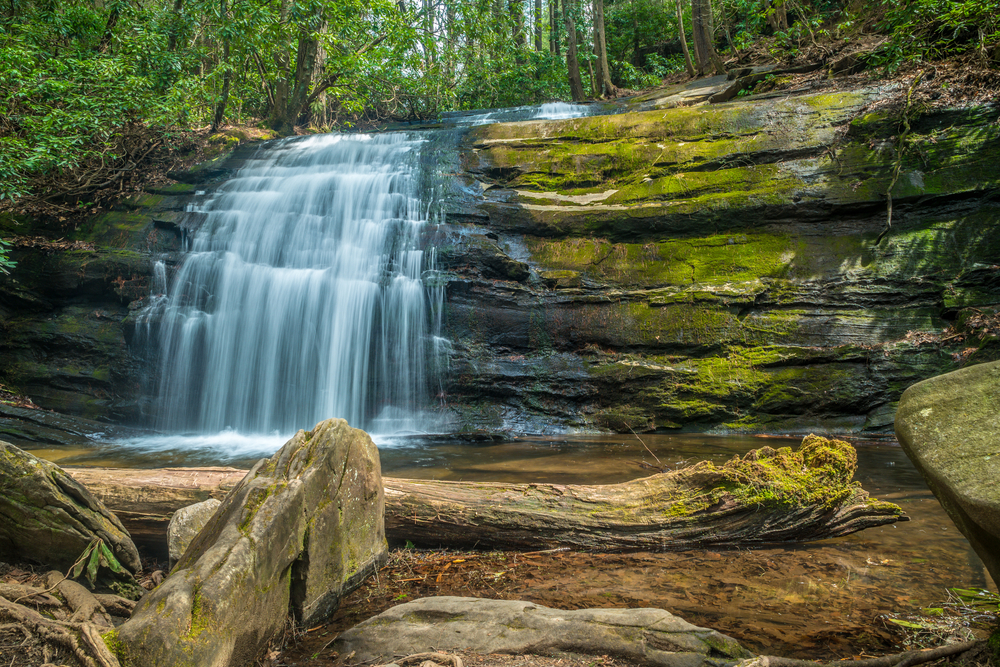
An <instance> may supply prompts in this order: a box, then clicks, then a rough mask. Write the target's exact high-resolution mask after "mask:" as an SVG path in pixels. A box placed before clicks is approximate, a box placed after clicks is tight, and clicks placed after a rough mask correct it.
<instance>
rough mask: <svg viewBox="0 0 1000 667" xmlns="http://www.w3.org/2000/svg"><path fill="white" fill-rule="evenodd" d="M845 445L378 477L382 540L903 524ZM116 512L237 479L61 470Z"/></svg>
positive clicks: (531, 545)
mask: <svg viewBox="0 0 1000 667" xmlns="http://www.w3.org/2000/svg"><path fill="white" fill-rule="evenodd" d="M856 457H857V454H856V452H855V451H854V449H853V447H851V446H850V445H849V444H847V443H844V442H841V441H836V440H832V441H830V440H825V439H823V438H817V437H816V436H810V437H809V438H807V439H806V440H804V441H803V445H802V447H801V448H800V449H799V451H797V452H791V451H790V450H788V449H781V450H777V451H776V450H774V449H771V448H769V447H764V448H761V449H759V450H756V451H753V452H750V453H748V454H746V455H745V456H744V457H743V458H742V459H740V458H738V457H737V458H734V459H733V460H731V461H729V462H728V463H726V464H725V465H723V466H716V465H713V464H712V463H708V462H703V463H698V464H696V465H693V466H691V467H689V468H684V469H681V470H676V471H671V472H665V473H659V474H656V475H653V476H651V477H646V478H643V479H637V480H634V481H631V482H625V483H623V484H609V485H604V486H584V485H563V484H501V483H484V482H442V481H428V480H405V479H393V478H388V477H386V478H383V480H382V483H383V485H384V487H385V528H386V535H387V536H388V537H389V539H392V540H394V541H397V542H402V541H405V540H410V541H412V542H416V543H420V544H426V545H447V546H456V547H459V546H461V547H467V546H471V545H478V546H480V547H484V548H505V549H548V548H553V547H558V546H569V547H572V548H576V549H587V550H594V551H622V550H683V549H692V548H704V547H738V546H747V545H756V544H767V543H776V542H789V541H799V542H801V541H810V540H820V539H826V538H829V537H838V536H841V535H847V534H848V533H852V532H855V531H858V530H862V529H864V528H869V527H873V526H881V525H885V524H889V523H893V522H895V521H899V520H906V517H905V516H903V514H902V511H901V510H900V509H899V507H897V506H896V505H893V504H891V503H886V502H881V501H878V500H875V499H873V498H869V496H868V494H867V493H866V492H865V491H864V490H862V489H861V488H860V487H858V486H855V485H854V484H853V482H852V481H851V480H852V477H853V475H854V470H855V464H856V461H857V458H856ZM67 472H68V473H70V475H72V476H73V477H74V478H76V480H77V481H79V482H80V483H82V484H83V485H84V486H86V487H87V488H88V489H89V490H90V491H91V493H93V494H94V495H95V496H97V497H98V498H100V499H101V500H102V501H103V502H104V503H105V504H106V505H107V506H108V507H109V508H110V509H111V510H112V511H115V512H117V513H119V514H120V515H121V516H122V518H123V519H126V518H131V519H133V520H134V519H136V518H141V517H145V518H147V519H154V520H155V518H156V517H160V519H161V520H164V521H165V520H166V519H167V518H169V516H170V513H172V512H173V511H174V510H176V509H179V508H180V507H183V506H185V505H188V504H191V503H194V502H200V501H201V500H205V499H206V498H208V497H209V496H214V497H217V498H221V497H223V496H224V495H225V493H226V491H227V490H228V489H230V488H232V487H233V486H234V485H235V484H236V483H237V482H239V480H240V479H241V478H242V476H243V475H244V471H239V470H233V469H231V468H228V469H227V468H207V469H204V468H203V469H165V470H153V471H148V470H147V471H144V470H115V469H100V468H80V469H69V470H67Z"/></svg>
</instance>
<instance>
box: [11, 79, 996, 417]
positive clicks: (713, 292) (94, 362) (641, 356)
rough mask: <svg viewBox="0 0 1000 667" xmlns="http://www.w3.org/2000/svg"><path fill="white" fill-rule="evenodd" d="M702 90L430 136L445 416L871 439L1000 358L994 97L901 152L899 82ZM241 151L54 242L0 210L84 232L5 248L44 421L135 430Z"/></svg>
mask: <svg viewBox="0 0 1000 667" xmlns="http://www.w3.org/2000/svg"><path fill="white" fill-rule="evenodd" d="M694 85H695V84H691V85H689V86H686V87H685V88H691V87H692V86H694ZM699 85H700V84H699ZM718 85H726V83H725V81H721V82H717V85H716V84H712V85H709V86H708V87H707V88H706V87H702V88H698V91H700V92H698V91H694V92H693V91H692V90H682V89H680V88H678V89H668V90H664V91H660V92H657V93H655V94H653V93H651V94H649V95H646V96H644V97H643V98H641V99H637V100H633V101H631V102H630V101H626V102H624V103H623V104H625V105H626V108H629V109H648V110H645V111H630V112H629V113H618V114H614V115H604V116H591V117H585V118H576V119H570V120H550V121H525V122H515V123H500V124H495V125H481V126H476V127H472V128H458V129H452V130H450V131H448V132H437V133H436V134H434V135H430V136H429V138H428V142H427V146H428V150H433V151H435V152H434V153H433V155H431V154H428V157H427V158H426V159H425V162H426V163H427V167H428V168H427V172H428V175H427V178H428V179H430V181H429V182H428V184H427V191H428V192H431V191H433V192H434V193H444V194H443V196H442V198H441V201H439V202H435V208H434V209H433V210H437V208H436V207H437V205H438V204H440V208H441V210H443V212H444V219H445V224H442V225H430V226H428V229H427V231H426V234H425V237H424V240H425V241H426V243H427V244H428V245H430V246H433V247H434V248H435V253H434V256H435V257H436V262H437V268H438V269H439V270H440V271H441V274H440V275H439V278H440V281H439V283H437V284H440V283H441V282H443V283H446V294H447V296H446V299H447V301H446V307H445V309H444V311H443V312H444V317H443V320H442V323H443V331H442V336H443V337H445V338H447V339H448V340H450V342H451V348H450V349H451V354H450V358H449V359H448V360H447V363H446V364H444V363H443V364H441V366H442V367H447V369H448V371H447V373H446V374H445V375H444V376H443V377H442V378H441V383H440V386H439V388H438V389H436V393H437V394H438V396H436V399H437V400H435V401H434V403H435V404H441V405H443V406H444V410H445V411H447V412H448V413H449V417H450V418H451V422H452V423H454V424H456V425H457V426H458V427H460V428H462V429H464V430H486V431H493V432H507V433H510V432H519V431H522V432H523V431H527V432H552V431H555V432H561V431H566V430H574V429H584V430H612V431H622V432H628V431H629V430H630V429H632V430H636V431H644V430H653V429H676V428H684V429H689V430H715V431H740V432H761V431H767V432H781V431H789V432H802V433H808V432H810V431H817V432H824V431H825V432H852V431H853V432H858V431H883V432H884V431H888V430H890V429H891V427H892V421H893V416H894V412H895V405H896V402H897V401H898V400H899V396H900V394H901V393H902V391H903V390H904V389H905V388H906V387H908V386H910V385H911V384H913V383H914V382H917V381H920V380H923V379H926V378H929V377H933V376H935V375H939V374H942V373H945V372H949V371H952V370H955V369H957V368H959V367H961V366H963V365H968V364H975V363H980V362H985V361H993V360H997V359H1000V339H998V336H997V331H998V330H1000V329H998V328H997V327H991V326H987V325H984V324H983V322H984V318H987V319H988V318H989V317H995V316H996V313H997V312H998V310H1000V268H998V267H997V264H996V257H997V256H1000V234H998V233H997V227H998V225H1000V205H998V204H997V202H996V197H995V194H996V192H997V189H998V188H1000V151H998V149H997V146H998V145H1000V141H998V139H1000V129H998V126H997V125H996V124H995V123H994V120H995V118H996V115H997V111H996V108H995V107H993V106H981V107H967V108H960V109H936V110H929V111H926V112H924V113H922V114H921V115H919V116H918V117H914V118H911V121H912V122H911V127H912V131H911V133H910V134H909V136H908V139H907V145H906V146H905V148H904V147H900V146H898V145H897V143H898V134H899V132H898V122H899V118H898V117H897V116H894V115H893V114H892V113H890V112H887V111H885V110H884V109H886V108H891V106H890V105H886V104H885V102H886V100H887V98H888V97H890V96H892V95H894V94H899V92H900V91H895V90H893V89H892V88H891V87H883V88H879V89H861V90H856V91H846V92H836V93H822V94H811V95H798V96H794V95H793V96H790V97H785V98H780V99H777V98H771V99H758V98H755V97H753V96H751V97H747V98H740V99H737V100H735V101H733V102H729V103H725V104H711V105H706V104H703V101H704V99H705V98H706V97H707V95H706V94H703V93H705V92H706V91H708V90H715V89H716V88H717V87H718ZM923 85H933V82H925V83H924V84H923ZM713 86H715V87H713ZM695 92H697V94H694V93H695ZM689 93H690V94H689ZM690 104H695V106H677V105H690ZM650 107H658V108H650ZM612 110H621V108H618V109H605V111H612ZM254 150H255V149H253V148H239V149H238V150H237V151H236V152H235V153H233V154H232V156H231V157H230V158H228V159H225V160H223V159H222V158H219V159H217V160H215V161H213V162H212V163H210V164H208V165H206V166H204V167H203V168H200V169H197V170H194V171H192V172H188V173H184V174H175V175H174V176H176V177H177V178H178V180H181V181H183V182H182V183H179V184H177V185H172V186H162V187H154V188H150V190H149V191H148V192H147V193H145V194H141V195H136V196H134V197H132V198H130V199H128V200H126V201H125V202H123V203H122V204H121V205H120V206H119V207H118V209H116V210H114V211H110V212H108V213H105V214H103V215H101V216H99V217H97V218H95V219H93V220H91V221H88V222H87V223H86V224H82V225H80V226H79V228H78V229H76V230H73V231H69V230H63V229H58V228H52V229H49V230H47V231H46V229H45V225H43V224H42V223H40V222H39V221H19V220H14V219H0V234H3V235H5V236H10V235H27V234H29V233H30V234H35V233H38V234H43V235H48V236H49V237H51V238H57V237H58V236H65V237H66V238H67V239H69V240H71V241H72V242H73V243H86V244H90V246H89V247H92V248H93V249H92V250H89V249H87V250H81V249H75V250H73V249H69V250H64V249H60V248H59V247H48V248H42V247H32V248H28V247H22V248H21V249H19V250H18V251H17V253H16V257H15V259H17V260H18V261H19V266H18V270H17V271H16V272H15V273H14V274H12V275H11V276H9V277H6V278H5V277H0V321H2V322H3V326H4V336H3V337H0V382H6V383H8V384H11V385H13V386H16V387H17V388H19V389H21V390H22V391H24V392H25V393H26V394H28V395H29V396H31V397H32V398H33V399H34V400H35V401H36V402H37V403H38V404H39V405H41V406H43V407H46V408H50V409H55V410H59V411H61V412H68V413H72V414H76V415H82V416H87V417H90V418H94V419H100V420H110V421H118V422H120V421H123V420H128V421H131V422H133V423H136V422H137V423H142V422H143V421H145V422H147V423H148V422H150V421H152V420H153V418H154V417H155V414H154V410H155V408H154V403H155V401H154V396H155V394H156V391H157V382H158V378H157V377H156V371H155V368H154V367H153V365H152V364H150V363H149V362H150V361H151V359H152V357H153V356H154V354H153V352H154V350H155V343H156V341H155V326H152V325H153V324H154V323H151V322H149V321H147V320H144V319H143V318H144V317H145V314H142V315H140V313H143V311H142V310H141V307H142V306H143V305H144V304H146V303H148V299H149V297H148V294H149V291H150V288H151V285H150V282H149V281H150V278H149V276H150V270H151V265H152V262H153V260H154V258H156V259H160V260H161V261H163V262H164V268H165V275H166V276H167V278H169V276H170V275H171V269H172V266H173V264H174V262H175V261H176V259H177V254H176V253H177V252H178V251H179V250H180V249H181V248H182V247H183V243H184V241H185V239H186V238H187V237H188V235H189V234H190V232H191V231H192V230H194V229H195V228H197V226H198V225H199V224H200V223H201V221H202V220H201V214H199V213H198V212H197V211H189V210H187V209H189V208H196V207H197V205H198V203H199V202H200V201H202V198H203V197H204V196H207V195H206V194H204V193H209V194H210V193H211V192H212V188H213V187H215V185H216V184H217V183H218V182H219V179H222V178H224V177H225V176H226V175H227V174H229V173H232V170H233V169H237V168H239V167H240V166H241V165H244V164H246V163H247V161H249V160H253V159H255V153H254ZM897 158H901V160H900V172H899V178H898V181H897V183H896V185H895V187H894V189H893V193H892V194H893V202H894V219H893V226H892V229H891V231H890V232H889V234H888V235H887V236H886V237H885V238H884V239H883V240H882V241H881V242H880V243H878V244H876V243H875V240H876V238H877V237H878V234H879V232H880V231H881V230H882V229H883V228H884V226H885V220H886V206H885V204H886V202H885V195H886V190H887V188H888V187H889V185H890V183H891V182H892V180H893V178H892V175H893V172H894V170H895V166H896V162H897ZM431 181H433V182H431ZM199 193H202V194H199ZM140 297H142V298H140ZM2 426H3V425H2V424H0V427H2ZM17 428H18V427H16V426H12V427H11V428H10V429H9V430H8V431H6V432H7V433H8V434H11V435H10V437H14V435H13V434H14V433H15V431H16V430H17Z"/></svg>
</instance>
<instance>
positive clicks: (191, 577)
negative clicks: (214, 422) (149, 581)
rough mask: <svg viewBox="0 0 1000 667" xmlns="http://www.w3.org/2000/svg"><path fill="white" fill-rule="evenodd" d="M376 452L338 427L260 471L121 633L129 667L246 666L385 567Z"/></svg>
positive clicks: (288, 447) (307, 436)
mask: <svg viewBox="0 0 1000 667" xmlns="http://www.w3.org/2000/svg"><path fill="white" fill-rule="evenodd" d="M382 513H383V496H382V483H381V468H380V465H379V458H378V452H377V450H376V449H375V445H374V444H373V443H372V441H371V438H369V437H368V434H367V433H365V432H364V431H360V430H358V429H353V428H351V427H350V426H348V425H347V422H346V421H344V420H343V419H331V420H327V421H324V422H320V423H319V424H317V425H316V427H315V428H314V429H313V430H312V431H309V432H307V431H299V432H298V433H297V434H296V435H295V437H293V438H292V439H291V440H290V441H289V442H288V443H287V444H285V446H284V447H282V448H281V449H280V450H279V451H278V452H277V453H276V454H275V455H274V456H272V457H271V458H270V459H268V460H266V461H261V462H260V463H258V464H257V465H256V466H254V468H253V469H252V470H250V472H249V473H247V475H246V477H244V478H243V481H241V482H240V484H239V485H237V487H236V488H234V489H233V490H232V492H230V494H229V495H228V496H227V497H226V500H225V501H224V502H223V503H222V506H221V507H220V508H219V509H218V511H216V513H215V514H214V516H213V517H212V519H211V520H210V521H209V522H208V524H207V525H206V526H205V527H204V528H203V529H202V530H201V532H199V533H198V536H197V537H196V538H195V539H194V541H193V542H192V543H191V546H190V547H189V548H188V549H187V551H186V552H185V553H184V555H183V556H182V557H181V559H180V561H179V562H178V563H177V565H176V566H175V567H174V569H173V571H172V573H171V575H170V576H169V577H168V578H167V579H166V581H164V582H163V584H161V585H160V586H159V587H158V588H157V589H156V590H155V591H153V592H152V593H150V594H149V595H147V596H146V597H145V598H144V599H143V601H142V602H141V603H140V605H139V606H138V607H137V608H136V611H135V613H134V614H133V616H132V618H131V620H129V621H128V622H127V623H125V624H124V625H122V626H121V628H119V631H118V638H119V639H120V646H121V652H122V654H123V655H122V657H124V658H125V659H126V661H127V662H131V664H135V665H157V667H171V666H175V665H176V666H178V667H179V666H180V665H212V666H214V667H221V666H223V665H231V666H232V667H237V666H239V667H242V666H243V665H247V664H250V663H251V662H252V661H253V660H254V658H255V657H256V656H257V654H258V653H259V652H260V651H261V649H263V648H264V646H266V645H267V643H268V641H270V640H271V638H272V637H273V636H274V635H275V634H276V633H277V632H279V631H280V630H281V629H282V628H283V627H284V625H285V622H286V619H287V617H288V613H289V610H291V613H292V614H293V615H294V616H295V618H296V620H297V621H298V622H300V623H305V624H309V625H312V624H315V623H316V622H317V621H319V620H320V619H322V618H325V617H326V616H328V615H329V614H330V613H332V612H333V611H334V610H335V609H336V607H337V605H338V604H339V601H340V598H341V596H343V595H344V594H346V593H348V592H350V591H351V590H353V589H354V588H356V587H357V586H358V585H360V583H361V582H362V581H363V580H364V578H365V577H367V576H368V575H369V574H371V573H372V572H373V571H374V570H375V569H376V568H377V567H378V566H379V564H380V563H381V562H382V561H383V560H384V559H385V556H386V542H385V533H384V529H383V518H382Z"/></svg>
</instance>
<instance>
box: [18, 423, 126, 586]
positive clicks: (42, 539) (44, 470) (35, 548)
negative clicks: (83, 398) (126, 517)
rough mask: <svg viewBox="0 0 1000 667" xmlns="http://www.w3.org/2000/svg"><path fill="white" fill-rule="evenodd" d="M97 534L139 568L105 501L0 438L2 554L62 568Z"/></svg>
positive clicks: (122, 559)
mask: <svg viewBox="0 0 1000 667" xmlns="http://www.w3.org/2000/svg"><path fill="white" fill-rule="evenodd" d="M95 538H100V539H101V540H103V541H104V543H105V544H106V545H107V546H108V548H110V549H111V552H112V553H113V554H114V556H115V558H117V559H118V562H119V563H121V565H123V566H124V567H126V568H127V569H129V570H131V571H132V572H137V571H138V570H139V568H140V567H141V564H140V562H139V552H138V551H137V550H136V548H135V545H134V544H133V543H132V538H131V537H130V536H129V534H128V531H127V530H125V528H124V527H123V526H122V524H121V522H120V521H119V520H118V518H117V517H116V516H115V515H114V514H112V513H111V511H110V510H108V508H107V507H105V506H104V503H102V502H101V501H100V500H98V499H97V498H95V497H94V496H93V495H92V494H91V493H90V492H89V491H88V490H87V489H86V488H84V487H83V486H82V485H81V484H80V483H79V482H77V481H76V480H74V479H73V478H72V477H70V476H69V475H67V474H66V472H65V471H63V470H62V468H60V467H59V466H57V465H56V464H54V463H50V462H48V461H43V460H42V459H39V458H37V457H35V456H33V455H31V454H29V453H27V452H24V451H21V450H20V449H18V448H17V447H15V446H14V445H12V444H10V443H7V442H3V441H0V556H2V557H7V558H14V559H17V560H27V561H33V562H39V563H42V564H43V565H47V566H49V567H55V568H59V569H61V570H64V571H65V570H66V569H68V568H69V567H70V566H71V565H73V563H74V562H75V561H76V560H77V559H78V558H79V557H80V555H81V554H83V552H84V550H85V549H87V547H88V546H90V544H91V542H92V541H93V540H94V539H95Z"/></svg>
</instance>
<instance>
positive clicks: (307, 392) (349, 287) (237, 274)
mask: <svg viewBox="0 0 1000 667" xmlns="http://www.w3.org/2000/svg"><path fill="white" fill-rule="evenodd" d="M422 142H423V140H422V138H421V137H420V136H419V135H416V134H405V133H389V134H380V135H322V136H315V137H309V138H304V139H292V140H286V141H284V142H281V143H280V144H278V145H277V146H273V145H272V146H271V147H269V148H267V149H263V150H261V151H259V153H258V154H257V155H256V156H255V157H256V159H251V160H248V163H249V166H246V167H244V168H243V169H242V170H241V171H240V172H239V173H238V174H237V175H236V177H235V178H233V179H231V180H229V181H227V182H225V183H224V184H223V185H222V186H221V187H220V188H219V189H218V191H216V192H215V193H214V195H213V196H212V197H211V198H210V199H209V200H208V201H207V202H206V203H205V204H204V205H203V206H202V207H201V208H200V210H201V211H203V212H204V214H205V220H204V222H203V224H202V225H201V226H200V227H199V229H198V231H197V232H196V233H195V235H194V236H193V238H192V239H191V241H190V252H189V253H187V255H186V256H185V258H184V262H183V264H182V265H181V267H180V268H179V269H178V271H177V274H176V276H175V277H174V280H173V287H172V290H171V291H170V293H169V296H168V298H167V299H166V300H165V303H164V304H162V311H161V312H162V314H161V329H160V340H159V346H160V349H161V354H162V362H161V366H160V376H161V379H160V387H159V396H160V401H161V405H160V410H159V417H158V427H159V428H160V429H161V430H164V431H170V432H175V433H176V432H185V431H187V432H191V431H195V432H200V433H212V432H219V431H222V430H225V429H232V430H236V431H239V432H242V433H274V432H279V433H282V434H287V433H290V432H294V431H295V430H296V429H299V428H309V427H311V426H312V425H313V424H315V423H316V422H317V421H319V420H321V419H326V418H328V417H343V418H345V419H347V420H348V421H349V422H350V423H351V424H352V425H355V426H359V427H362V428H366V429H370V430H374V431H376V432H399V431H407V430H417V429H423V428H427V423H426V417H424V416H423V415H422V408H424V407H425V405H426V401H427V395H428V393H429V392H428V390H427V389H428V383H429V381H430V378H429V377H428V376H429V372H428V368H427V367H426V366H427V362H426V360H427V359H428V358H431V354H428V352H431V353H432V351H433V349H434V348H436V347H438V346H439V345H438V338H437V337H436V335H435V334H436V332H435V331H433V330H432V327H433V321H434V320H435V317H434V316H432V315H433V314H432V313H431V312H429V308H431V309H432V308H433V305H432V304H430V303H429V296H434V297H436V298H438V299H439V298H440V296H441V294H440V293H441V290H440V289H434V288H432V289H430V290H428V289H425V286H424V284H423V281H422V276H423V273H424V272H425V271H426V270H428V269H432V268H433V267H428V266H425V263H426V264H429V263H430V262H425V258H424V252H423V251H422V249H421V247H420V243H419V235H420V233H421V231H422V228H423V227H424V225H425V223H426V222H427V217H428V210H429V205H428V203H427V202H426V201H423V200H422V198H421V193H420V191H419V190H420V183H419V180H420V179H419V157H420V156H419V152H420V147H421V143H422Z"/></svg>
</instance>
